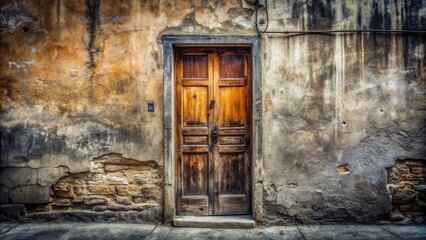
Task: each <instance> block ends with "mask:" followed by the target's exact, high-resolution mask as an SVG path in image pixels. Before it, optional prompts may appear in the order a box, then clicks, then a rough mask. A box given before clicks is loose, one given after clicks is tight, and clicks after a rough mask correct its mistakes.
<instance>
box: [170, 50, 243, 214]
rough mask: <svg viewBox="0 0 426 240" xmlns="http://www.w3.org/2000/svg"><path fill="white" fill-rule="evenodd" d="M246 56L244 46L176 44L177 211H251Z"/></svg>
mask: <svg viewBox="0 0 426 240" xmlns="http://www.w3.org/2000/svg"><path fill="white" fill-rule="evenodd" d="M249 59H250V55H249V49H246V48H203V49H200V48H178V49H176V57H175V72H176V99H175V104H176V105H175V109H176V134H175V136H176V148H175V149H176V153H175V154H176V159H177V163H176V167H177V171H176V172H177V177H176V179H177V189H176V192H177V209H178V210H177V213H178V215H232V214H250V212H251V197H250V193H251V186H250V149H251V148H250V136H251V132H250V116H251V108H250V106H251V95H250V83H251V72H250V61H249Z"/></svg>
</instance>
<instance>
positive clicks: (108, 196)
mask: <svg viewBox="0 0 426 240" xmlns="http://www.w3.org/2000/svg"><path fill="white" fill-rule="evenodd" d="M90 168H91V169H90V171H88V172H83V173H71V174H69V175H68V176H66V177H63V178H61V179H59V180H58V181H57V182H56V183H55V184H54V185H53V187H52V188H53V201H52V203H50V204H48V205H47V207H48V208H51V209H61V210H63V209H92V210H94V211H105V210H112V211H127V210H136V211H143V210H146V209H150V208H152V209H154V210H155V211H160V210H161V203H162V186H161V183H162V177H161V173H162V172H161V169H160V167H159V166H158V163H157V162H154V161H151V162H139V161H136V160H133V159H126V158H122V157H121V156H120V155H117V154H112V155H106V156H102V157H100V158H97V159H95V160H92V161H91V162H90ZM157 215H158V214H157Z"/></svg>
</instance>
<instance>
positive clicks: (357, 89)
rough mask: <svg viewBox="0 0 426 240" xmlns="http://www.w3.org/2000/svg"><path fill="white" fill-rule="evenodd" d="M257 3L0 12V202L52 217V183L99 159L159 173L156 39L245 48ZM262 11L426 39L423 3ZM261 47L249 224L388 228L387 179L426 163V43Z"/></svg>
mask: <svg viewBox="0 0 426 240" xmlns="http://www.w3.org/2000/svg"><path fill="white" fill-rule="evenodd" d="M252 2H253V1H245V0H230V1H208V0H198V1H197V0H192V1H189V0H188V1H169V0H161V1H136V0H132V1H113V2H112V1H98V0H86V1H83V0H70V1H64V0H43V1H25V0H19V1H6V0H1V1H0V34H1V35H0V90H1V91H0V113H1V114H0V167H1V170H0V179H1V183H0V191H1V198H0V200H1V203H2V204H27V205H26V206H27V209H29V211H41V210H43V211H51V209H50V208H49V207H47V208H46V206H51V204H52V202H53V201H54V200H55V199H56V198H55V192H54V188H53V187H52V186H53V185H55V183H57V181H58V180H59V179H60V178H63V177H73V176H75V174H78V173H82V172H92V171H95V170H96V169H95V168H93V166H91V164H90V162H91V161H92V160H93V159H95V158H99V157H105V156H106V157H107V158H108V157H109V156H122V158H123V161H124V162H125V161H126V160H129V159H130V160H131V161H140V162H151V161H153V162H155V163H156V166H157V167H156V169H155V171H158V169H160V171H162V166H163V163H164V160H163V122H162V120H163V95H162V94H163V72H162V70H163V69H162V68H163V66H162V60H163V56H162V43H161V36H163V35H167V34H191V35H250V36H254V35H256V34H257V33H256V30H255V28H254V26H255V5H254V4H253V3H252ZM260 3H261V4H260V9H259V19H266V12H265V8H264V5H265V4H264V2H263V1H260ZM268 10H269V11H268V15H269V27H268V29H269V30H318V29H335V30H336V29H406V30H423V31H425V30H426V1H425V0H417V1H402V0H401V1H399V0H397V1H392V2H390V1H387V0H375V1H348V0H336V1H328V0H327V1H325V0H320V1H293V0H288V1H284V0H282V1H278V0H275V1H271V0H270V1H268ZM264 28H265V24H263V25H260V29H261V30H262V29H264ZM262 44H263V45H262V52H263V54H264V55H263V56H262V73H263V99H262V109H263V114H262V115H263V119H262V124H263V163H264V164H263V172H262V173H261V175H262V176H263V179H262V180H261V181H260V182H258V183H256V186H257V185H259V184H260V186H261V187H262V188H263V205H262V207H261V209H262V210H261V212H260V213H258V215H259V218H258V220H260V221H264V222H265V223H267V224H281V223H287V224H294V223H320V222H342V221H346V222H347V221H356V222H377V221H379V220H381V219H384V218H385V217H386V216H387V215H388V214H389V213H390V212H391V211H392V205H391V195H390V193H389V190H388V189H387V186H386V185H387V182H386V181H387V177H386V168H387V167H391V166H392V165H393V164H394V163H395V161H396V160H397V159H405V158H410V159H423V160H424V159H426V137H425V136H426V97H425V96H426V95H425V93H426V71H425V64H426V57H425V48H426V41H425V35H424V34H423V35H419V34H417V35H416V34H405V35H401V34H379V33H377V34H374V33H364V34H360V33H357V34H298V35H294V34H293V35H291V34H290V35H288V34H287V35H285V34H263V35H262ZM148 102H153V103H154V104H155V111H154V112H147V103H148ZM47 173H48V174H47ZM140 191H143V188H142V187H141V188H140ZM157 194H158V195H161V193H157ZM153 199H157V201H156V202H155V201H149V204H150V206H153V209H155V216H154V218H156V219H157V220H161V214H158V212H161V208H162V204H163V203H162V201H161V199H162V196H159V197H155V198H153ZM111 201H115V200H111ZM34 204H37V206H41V208H34V207H31V206H34ZM114 204H115V203H114ZM117 204H119V203H117ZM29 206H30V207H29ZM71 210H72V209H71ZM125 210H126V209H124V208H121V209H120V208H118V210H116V211H125ZM147 214H150V213H147ZM150 219H152V218H150ZM416 221H422V219H418V220H416Z"/></svg>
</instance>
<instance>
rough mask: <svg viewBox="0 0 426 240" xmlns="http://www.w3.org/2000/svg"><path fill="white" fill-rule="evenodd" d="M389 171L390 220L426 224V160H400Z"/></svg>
mask: <svg viewBox="0 0 426 240" xmlns="http://www.w3.org/2000/svg"><path fill="white" fill-rule="evenodd" d="M387 170H388V182H387V188H388V190H389V192H390V193H391V196H392V212H391V213H390V220H391V221H393V222H404V223H426V219H425V213H426V160H425V159H400V160H397V161H396V162H395V165H393V166H392V167H390V168H388V169H387Z"/></svg>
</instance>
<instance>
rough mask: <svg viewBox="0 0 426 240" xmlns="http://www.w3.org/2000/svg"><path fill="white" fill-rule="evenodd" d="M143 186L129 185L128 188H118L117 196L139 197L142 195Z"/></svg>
mask: <svg viewBox="0 0 426 240" xmlns="http://www.w3.org/2000/svg"><path fill="white" fill-rule="evenodd" d="M141 189H142V187H141V186H136V185H128V186H117V187H116V190H117V194H118V195H121V196H138V195H140V194H141Z"/></svg>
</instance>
